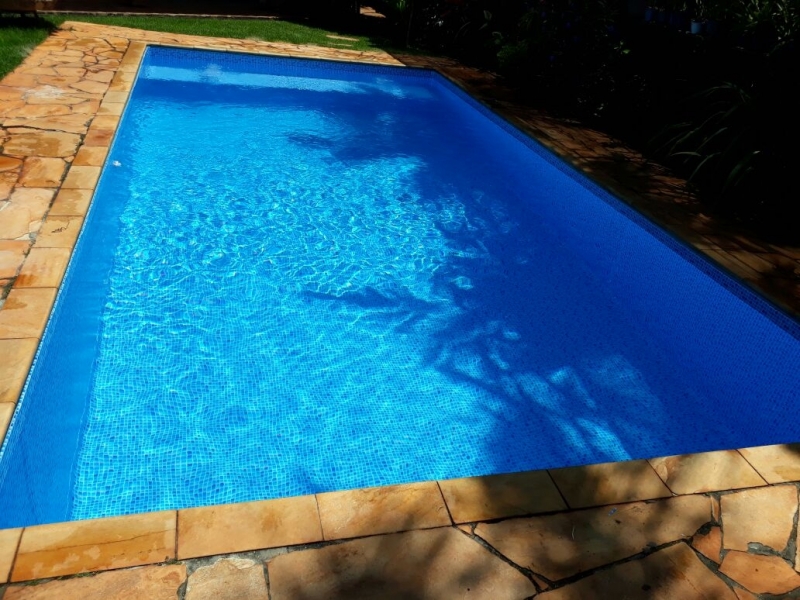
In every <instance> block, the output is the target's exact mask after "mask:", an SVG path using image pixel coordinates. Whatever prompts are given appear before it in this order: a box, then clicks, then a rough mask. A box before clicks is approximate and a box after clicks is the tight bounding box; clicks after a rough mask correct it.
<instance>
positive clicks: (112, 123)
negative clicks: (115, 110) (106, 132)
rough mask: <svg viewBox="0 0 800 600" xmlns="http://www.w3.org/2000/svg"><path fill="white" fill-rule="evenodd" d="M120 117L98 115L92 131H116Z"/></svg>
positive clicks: (94, 120) (93, 122)
mask: <svg viewBox="0 0 800 600" xmlns="http://www.w3.org/2000/svg"><path fill="white" fill-rule="evenodd" d="M117 125H119V117H117V116H115V115H98V116H97V117H95V118H94V119H93V120H92V127H91V129H116V128H117Z"/></svg>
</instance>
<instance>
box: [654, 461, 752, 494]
mask: <svg viewBox="0 0 800 600" xmlns="http://www.w3.org/2000/svg"><path fill="white" fill-rule="evenodd" d="M649 462H650V464H651V465H653V468H654V469H655V470H656V473H658V476H659V477H661V479H662V480H663V481H664V483H666V484H667V487H668V488H669V489H671V490H672V491H673V492H675V493H676V494H697V493H701V492H716V491H720V490H734V489H740V488H748V487H758V486H763V485H766V482H765V481H764V480H763V479H762V478H761V476H760V475H759V474H758V473H756V471H755V470H754V469H753V467H751V466H750V465H749V464H748V462H747V461H746V460H745V459H744V458H743V457H742V455H741V454H739V453H738V452H737V451H736V450H722V451H719V452H704V453H701V454H684V455H680V456H666V457H663V458H654V459H651V460H650V461H649Z"/></svg>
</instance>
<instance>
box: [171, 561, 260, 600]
mask: <svg viewBox="0 0 800 600" xmlns="http://www.w3.org/2000/svg"><path fill="white" fill-rule="evenodd" d="M186 600H268V595H267V581H266V579H265V578H264V567H263V565H262V564H261V563H258V562H256V561H254V560H248V559H242V558H223V559H220V560H218V561H217V562H215V563H214V564H213V565H210V566H207V567H200V568H199V569H197V570H196V571H195V572H194V573H192V574H191V575H190V576H189V579H188V581H187V585H186Z"/></svg>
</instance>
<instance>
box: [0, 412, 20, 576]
mask: <svg viewBox="0 0 800 600" xmlns="http://www.w3.org/2000/svg"><path fill="white" fill-rule="evenodd" d="M16 406H17V405H16V404H14V403H12V402H0V439H4V438H5V437H6V432H7V431H8V426H9V425H11V417H13V416H14V409H15V408H16ZM12 558H13V557H12ZM8 566H9V567H11V562H9V563H8ZM6 576H7V575H6Z"/></svg>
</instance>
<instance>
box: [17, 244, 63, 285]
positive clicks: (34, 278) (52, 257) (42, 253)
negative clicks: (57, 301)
mask: <svg viewBox="0 0 800 600" xmlns="http://www.w3.org/2000/svg"><path fill="white" fill-rule="evenodd" d="M70 254H71V251H70V249H69V248H33V249H31V251H30V253H29V254H28V257H27V258H26V259H25V264H24V265H23V266H22V271H20V274H19V276H18V277H17V281H16V282H15V283H14V287H17V288H37V287H54V288H57V287H58V286H59V285H61V279H62V278H63V277H64V272H65V271H66V270H67V263H68V262H69V257H70Z"/></svg>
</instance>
